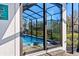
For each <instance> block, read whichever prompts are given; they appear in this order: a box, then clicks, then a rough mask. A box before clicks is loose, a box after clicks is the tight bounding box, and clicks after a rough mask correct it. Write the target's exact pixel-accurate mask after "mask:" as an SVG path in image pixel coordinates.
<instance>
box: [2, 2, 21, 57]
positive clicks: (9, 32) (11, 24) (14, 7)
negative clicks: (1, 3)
mask: <svg viewBox="0 0 79 59" xmlns="http://www.w3.org/2000/svg"><path fill="white" fill-rule="evenodd" d="M7 5H8V12H9V14H8V15H9V17H8V18H9V19H8V20H0V28H2V30H0V31H1V32H0V34H1V35H3V36H2V38H1V39H0V41H2V42H0V43H1V44H0V56H1V55H2V56H15V55H17V56H18V55H20V38H19V32H20V31H19V30H20V24H19V23H20V19H19V18H20V17H19V15H20V14H19V13H20V10H19V4H7ZM12 17H13V18H12ZM2 26H3V27H2ZM3 32H4V34H2V33H3ZM17 33H18V34H17Z"/></svg>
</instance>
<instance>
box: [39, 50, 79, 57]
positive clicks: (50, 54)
mask: <svg viewBox="0 0 79 59" xmlns="http://www.w3.org/2000/svg"><path fill="white" fill-rule="evenodd" d="M39 56H79V53H77V52H74V54H70V53H65V51H63V50H57V51H52V52H48V53H46V54H42V55H39Z"/></svg>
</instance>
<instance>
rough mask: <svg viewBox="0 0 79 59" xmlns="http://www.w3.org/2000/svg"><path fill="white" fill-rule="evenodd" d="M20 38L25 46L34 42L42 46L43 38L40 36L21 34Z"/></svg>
mask: <svg viewBox="0 0 79 59" xmlns="http://www.w3.org/2000/svg"><path fill="white" fill-rule="evenodd" d="M21 39H22V42H23V44H24V45H26V46H30V45H34V44H36V45H39V46H43V39H42V38H37V37H34V36H28V35H23V36H21Z"/></svg>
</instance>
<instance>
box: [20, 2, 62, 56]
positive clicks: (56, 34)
mask: <svg viewBox="0 0 79 59" xmlns="http://www.w3.org/2000/svg"><path fill="white" fill-rule="evenodd" d="M22 10H23V11H22V14H21V17H22V19H21V40H22V42H21V43H22V46H23V47H22V54H23V55H25V54H27V53H32V52H35V51H39V50H46V48H52V47H53V48H55V47H58V46H61V44H62V42H61V41H62V23H61V21H62V5H61V4H57V3H25V4H22Z"/></svg>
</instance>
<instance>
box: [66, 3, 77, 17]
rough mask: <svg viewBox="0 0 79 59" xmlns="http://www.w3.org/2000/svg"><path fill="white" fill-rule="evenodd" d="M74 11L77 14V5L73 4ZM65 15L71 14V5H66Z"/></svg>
mask: <svg viewBox="0 0 79 59" xmlns="http://www.w3.org/2000/svg"><path fill="white" fill-rule="evenodd" d="M73 8H74V11H76V12H78V3H74V4H73ZM66 9H67V15H68V16H70V15H71V14H72V4H71V3H68V4H67V5H66Z"/></svg>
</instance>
